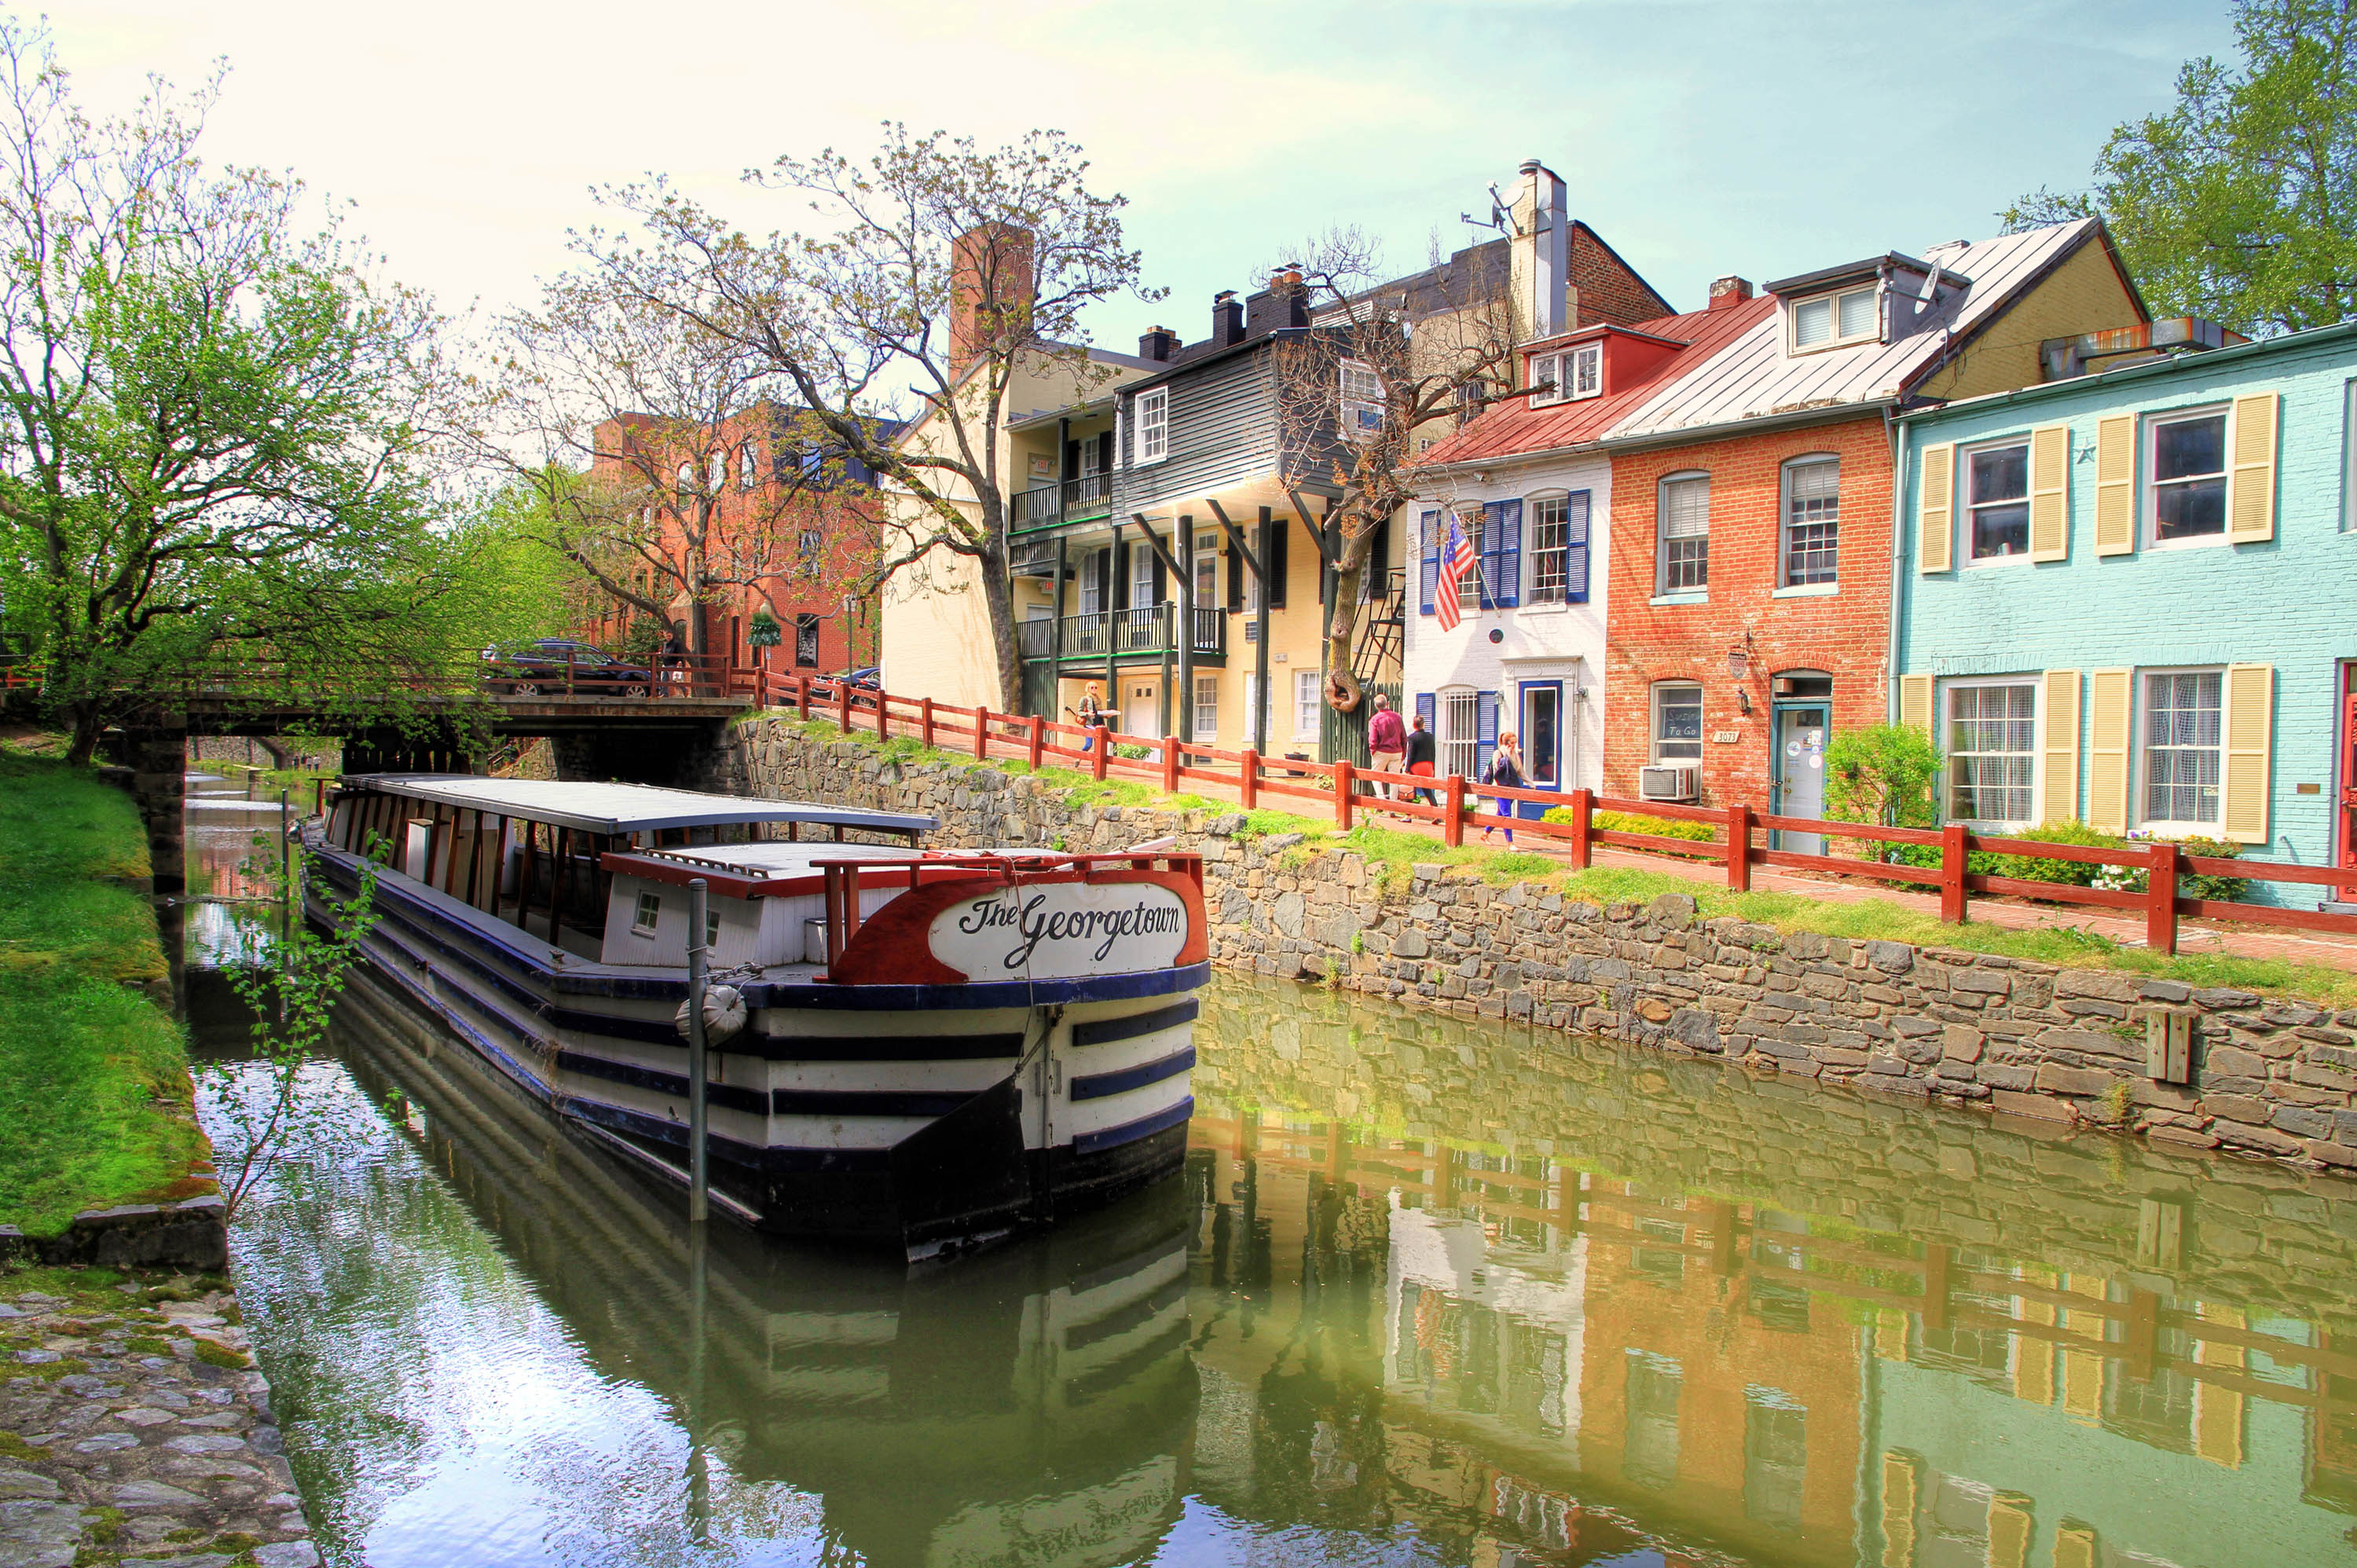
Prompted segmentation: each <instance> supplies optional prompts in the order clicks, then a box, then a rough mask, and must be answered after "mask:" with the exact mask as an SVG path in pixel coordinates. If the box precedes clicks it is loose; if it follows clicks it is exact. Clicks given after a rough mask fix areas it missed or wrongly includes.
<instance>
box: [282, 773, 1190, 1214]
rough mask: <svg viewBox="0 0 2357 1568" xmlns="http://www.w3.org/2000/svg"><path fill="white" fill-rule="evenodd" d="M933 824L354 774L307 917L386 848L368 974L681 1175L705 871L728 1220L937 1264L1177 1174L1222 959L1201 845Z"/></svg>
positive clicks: (379, 862)
mask: <svg viewBox="0 0 2357 1568" xmlns="http://www.w3.org/2000/svg"><path fill="white" fill-rule="evenodd" d="M935 825H936V824H935V823H934V822H933V821H932V820H931V818H926V817H918V816H909V815H903V814H896V813H890V812H883V811H862V810H857V809H850V808H840V807H832V806H821V805H810V804H803V803H799V802H794V801H786V800H746V799H739V798H737V797H732V796H724V795H707V794H700V793H696V792H694V791H688V790H680V789H657V788H653V787H651V786H645V785H634V784H594V783H570V782H558V781H550V780H533V779H485V778H477V777H473V776H466V775H456V776H454V775H434V774H380V775H371V776H362V777H355V778H350V779H345V780H343V782H342V783H341V784H340V785H339V787H338V789H336V791H335V793H334V794H333V796H332V797H331V799H330V800H329V802H328V806H327V809H326V811H325V815H324V818H323V820H322V822H321V823H320V824H319V825H318V826H317V828H316V829H315V830H314V831H313V833H312V837H313V839H314V841H315V842H314V850H313V856H312V859H313V864H314V866H315V869H316V872H317V883H316V885H314V886H308V887H307V889H306V895H305V897H306V908H307V911H308V912H309V914H310V915H311V916H312V918H315V919H318V920H321V921H325V922H328V923H331V924H332V923H333V921H335V920H336V919H337V918H339V909H340V908H342V906H343V903H344V901H346V900H349V899H350V897H352V896H353V895H354V894H355V893H356V892H357V891H358V890H359V888H360V887H361V885H362V882H363V880H364V879H367V878H369V877H370V876H371V866H373V874H372V875H373V882H374V892H373V895H372V907H371V918H370V920H369V922H368V924H367V926H366V929H365V930H364V932H363V934H362V936H361V944H360V945H361V952H362V954H363V956H364V958H365V959H366V961H367V963H368V965H369V967H370V969H371V972H373V974H374V975H375V977H376V978H377V979H378V980H379V981H380V982H381V983H383V984H384V985H385V986H386V987H387V988H388V989H389V990H390V991H391V992H392V993H393V994H394V995H396V996H397V997H399V998H400V999H401V1000H402V1001H404V1003H405V1004H408V1005H410V1006H412V1007H414V1008H415V1009H417V1010H419V1011H421V1012H423V1013H424V1014H425V1015H428V1016H429V1017H430V1018H432V1019H433V1020H434V1021H436V1023H438V1024H439V1025H441V1026H444V1027H445V1028H447V1030H449V1031H450V1032H451V1033H452V1034H453V1035H455V1036H457V1038H458V1039H460V1040H462V1041H463V1042H465V1044H466V1045H467V1047H468V1048H470V1049H471V1050H472V1051H474V1052H475V1053H476V1054H477V1055H479V1057H481V1058H483V1060H484V1061H485V1062H486V1063H487V1064H488V1065H489V1066H490V1068H491V1069H493V1070H494V1071H496V1072H497V1074H498V1075H499V1076H500V1079H503V1080H504V1081H505V1082H507V1083H508V1084H510V1085H511V1086H512V1087H513V1088H514V1089H515V1090H517V1091H519V1092H521V1093H522V1094H525V1095H527V1096H529V1097H531V1098H533V1099H534V1100H537V1101H541V1102H543V1103H544V1104H545V1105H547V1106H548V1107H550V1108H551V1109H552V1110H554V1112H557V1113H558V1114H559V1115H560V1116H561V1117H562V1118H564V1120H565V1123H566V1124H567V1125H568V1126H569V1127H571V1128H574V1129H576V1130H577V1131H578V1132H579V1133H581V1134H582V1135H583V1136H584V1137H586V1138H587V1139H589V1140H590V1141H592V1142H594V1143H597V1144H603V1145H604V1146H606V1147H608V1148H609V1149H611V1150H612V1151H614V1152H616V1153H618V1154H620V1155H624V1156H626V1157H628V1158H630V1159H631V1160H633V1161H634V1162H636V1163H637V1164H639V1165H642V1166H644V1167H645V1168H647V1169H648V1170H650V1171H652V1172H654V1173H655V1174H657V1175H658V1176H662V1177H665V1178H667V1179H670V1180H673V1181H676V1182H679V1183H681V1184H682V1185H684V1183H685V1181H686V1179H687V1178H686V1171H687V1166H688V1150H687V1121H688V1110H687V1097H688V1079H687V1047H686V1043H685V1041H684V1039H683V1034H682V1028H681V1023H682V1020H683V1004H684V1003H685V1000H686V996H687V963H688V951H687V949H688V943H689V940H690V937H691V935H692V934H693V933H691V931H690V930H689V926H690V923H691V922H690V918H689V914H688V909H689V891H690V889H689V886H688V885H689V883H690V882H691V881H694V880H696V879H699V878H700V879H701V880H703V882H704V883H705V888H706V916H705V931H704V932H703V933H702V935H703V938H704V941H705V951H706V955H707V966H708V969H709V971H710V978H711V980H712V982H713V983H714V986H715V990H714V992H713V995H712V1000H711V1002H709V1003H708V1004H707V1007H706V1016H707V1018H708V1019H711V1020H713V1032H714V1033H715V1034H716V1036H719V1037H715V1038H714V1039H713V1040H712V1041H711V1045H710V1049H709V1052H708V1057H707V1066H706V1079H707V1082H706V1087H705V1096H706V1103H707V1107H708V1116H709V1129H710V1130H709V1134H708V1143H707V1155H708V1160H709V1165H710V1173H711V1199H712V1204H713V1207H714V1208H716V1210H718V1211H720V1212H721V1213H723V1214H725V1215H727V1216H729V1217H730V1218H732V1219H737V1220H738V1221H741V1222H742V1223H744V1224H746V1225H748V1226H751V1227H753V1228H755V1229H758V1230H766V1231H771V1232H775V1233H780V1234H785V1235H794V1236H803V1237H814V1238H827V1239H834V1240H846V1241H856V1242H867V1243H877V1244H883V1245H888V1246H890V1247H893V1248H896V1249H898V1250H899V1251H901V1252H902V1253H903V1254H904V1255H905V1256H907V1257H909V1258H910V1259H917V1258H922V1257H927V1256H931V1255H933V1254H936V1253H939V1252H942V1251H945V1250H950V1249H953V1248H956V1247H959V1246H961V1245H966V1244H972V1243H975V1242H979V1241H983V1240H989V1239H992V1238H994V1237H997V1236H1001V1235H1005V1234H1007V1233H1009V1232H1012V1231H1014V1230H1019V1229H1022V1228H1024V1227H1027V1226H1030V1225H1036V1224H1039V1223H1043V1222H1045V1221H1048V1220H1050V1219H1054V1218H1055V1217H1056V1216H1057V1215H1059V1214H1060V1213H1067V1212H1070V1211H1071V1210H1074V1209H1077V1208H1083V1207H1088V1206H1092V1205H1094V1204H1098V1203H1101V1202H1103V1201H1105V1200H1107V1199H1110V1198H1112V1197H1116V1196H1118V1195H1120V1194H1122V1193H1125V1192H1128V1191H1131V1190H1134V1189H1135V1188H1137V1187H1143V1186H1145V1185H1146V1184H1148V1183H1150V1182H1153V1181H1155V1180H1157V1179H1159V1178H1161V1177H1164V1176H1169V1175H1172V1174H1174V1173H1175V1172H1177V1171H1178V1169H1179V1166H1180V1165H1181V1163H1182V1161H1183V1158H1184V1154H1185V1141H1186V1135H1187V1119H1188V1116H1189V1113H1190V1112H1191V1111H1192V1109H1193V1104H1194V1102H1193V1100H1192V1098H1191V1096H1190V1093H1189V1069H1191V1068H1192V1066H1193V1064H1194V1047H1193V1023H1194V1018H1195V1015H1196V1005H1197V1004H1196V1002H1195V999H1194V997H1193V995H1192V993H1193V992H1195V991H1196V990H1197V989H1198V988H1200V986H1201V985H1202V984H1203V983H1205V981H1206V980H1207V979H1208V978H1209V974H1210V969H1209V964H1208V962H1207V950H1206V937H1205V925H1204V912H1203V898H1202V863H1201V861H1200V858H1199V857H1196V856H1192V855H1185V854H1169V853H1167V852H1164V851H1162V850H1159V849H1157V848H1155V847H1153V846H1139V847H1138V848H1136V849H1133V850H1127V851H1123V852H1119V853H1116V854H1061V853H1055V852H1048V851H1042V850H1036V849H1028V848H1010V849H1001V850H974V851H958V850H926V849H923V848H921V847H920V842H919V841H920V839H921V837H922V835H923V834H924V833H926V832H930V831H931V829H932V828H933V827H934V826H935ZM855 834H856V835H860V836H859V837H858V838H856V839H855V838H854V837H853V836H852V835H855ZM879 840H893V841H898V842H877V841H879Z"/></svg>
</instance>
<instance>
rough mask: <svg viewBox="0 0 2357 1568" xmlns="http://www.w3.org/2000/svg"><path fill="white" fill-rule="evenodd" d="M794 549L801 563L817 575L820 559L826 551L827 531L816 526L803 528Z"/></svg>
mask: <svg viewBox="0 0 2357 1568" xmlns="http://www.w3.org/2000/svg"><path fill="white" fill-rule="evenodd" d="M794 550H795V553H796V556H797V558H798V560H799V561H800V563H801V564H802V566H804V567H805V568H807V569H808V570H809V571H810V572H811V573H812V574H813V575H816V573H817V571H818V565H819V559H820V557H822V556H823V555H824V554H825V553H826V534H825V532H823V530H820V529H815V528H805V529H803V530H802V531H801V532H800V535H799V536H798V537H797V538H796V539H795V541H794Z"/></svg>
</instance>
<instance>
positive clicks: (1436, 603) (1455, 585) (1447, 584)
mask: <svg viewBox="0 0 2357 1568" xmlns="http://www.w3.org/2000/svg"><path fill="white" fill-rule="evenodd" d="M1473 566H1474V555H1473V542H1472V541H1471V540H1469V539H1468V538H1466V537H1465V531H1464V530H1463V529H1462V528H1459V527H1458V525H1457V514H1456V513H1455V512H1453V511H1452V512H1450V513H1449V514H1448V543H1447V544H1445V545H1444V546H1443V547H1442V548H1441V552H1440V583H1439V585H1438V586H1437V587H1435V588H1434V589H1433V592H1432V607H1433V608H1434V610H1435V611H1436V612H1437V613H1438V615H1439V617H1440V629H1441V630H1443V631H1455V630H1456V629H1457V623H1458V621H1460V620H1462V619H1464V614H1463V610H1464V606H1463V604H1462V602H1461V600H1460V598H1459V596H1458V594H1459V585H1460V584H1461V583H1462V582H1463V581H1464V578H1465V574H1466V573H1468V572H1470V571H1471V570H1473Z"/></svg>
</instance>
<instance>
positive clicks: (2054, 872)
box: [1971, 822, 2144, 887]
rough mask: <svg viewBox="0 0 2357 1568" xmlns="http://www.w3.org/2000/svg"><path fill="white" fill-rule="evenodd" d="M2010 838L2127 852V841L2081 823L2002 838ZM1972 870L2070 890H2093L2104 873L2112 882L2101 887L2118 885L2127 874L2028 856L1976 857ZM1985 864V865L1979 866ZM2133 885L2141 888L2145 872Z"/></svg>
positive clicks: (2026, 830)
mask: <svg viewBox="0 0 2357 1568" xmlns="http://www.w3.org/2000/svg"><path fill="white" fill-rule="evenodd" d="M2004 836H2005V837H2007V838H2010V839H2027V840H2029V841H2030V842H2031V843H2066V844H2072V845H2075V846H2077V847H2079V848H2083V849H2126V847H2127V843H2128V841H2127V840H2126V839H2124V838H2120V837H2118V836H2116V835H2115V834H2112V833H2105V832H2096V831H2095V830H2094V829H2093V828H2091V827H2089V826H2088V825H2087V824H2086V823H2084V822H2047V823H2045V824H2043V825H2041V826H2039V827H2034V828H2024V829H2022V830H2021V831H2020V832H2008V833H2006V834H2005V835H2004ZM1973 860H1974V862H1975V865H1973V866H1972V867H1971V869H1972V870H1974V871H1977V872H1981V873H1983V874H1984V875H1989V876H2007V877H2011V878H2012V879H2013V880H2015V881H2017V882H2053V883H2060V884H2061V885H2064V886H2072V887H2093V886H2098V878H2099V877H2102V876H2104V874H2105V873H2110V874H2111V879H2107V880H2104V882H2102V884H2101V885H2102V886H2107V887H2108V886H2126V884H2125V883H2122V882H2119V881H2118V880H2116V879H2117V878H2118V877H2120V876H2122V875H2126V874H2127V868H2126V867H2124V866H2107V865H2095V864H2094V863H2093V862H2092V861H2084V860H2044V859H2041V858H2040V857H2038V856H2036V855H2029V854H1988V855H1983V854H1975V855H1974V856H1973ZM1984 861H1985V862H1986V865H1983V864H1980V863H1981V862H1984ZM2134 876H2135V879H2136V886H2138V887H2141V886H2143V885H2144V873H2143V872H2142V871H2141V870H2138V871H2136V872H2135V873H2134Z"/></svg>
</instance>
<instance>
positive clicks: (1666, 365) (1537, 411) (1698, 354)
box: [1416, 295, 1776, 465]
mask: <svg viewBox="0 0 2357 1568" xmlns="http://www.w3.org/2000/svg"><path fill="white" fill-rule="evenodd" d="M1775 309H1776V301H1775V299H1774V298H1773V297H1772V296H1770V295H1760V297H1759V298H1757V299H1748V300H1745V301H1744V302H1743V303H1742V304H1740V305H1736V306H1728V307H1727V308H1726V309H1724V310H1691V311H1688V312H1686V313H1685V314H1684V315H1683V316H1663V317H1657V318H1656V319H1654V320H1652V321H1635V322H1631V323H1630V324H1629V327H1628V328H1627V330H1629V331H1631V332H1642V333H1645V334H1647V335H1649V336H1651V337H1654V338H1670V339H1672V340H1674V341H1682V342H1684V344H1685V347H1684V349H1680V350H1678V351H1677V352H1676V353H1674V354H1672V355H1671V356H1669V357H1668V358H1667V359H1665V360H1663V361H1662V362H1661V363H1660V364H1659V365H1657V366H1655V367H1654V369H1653V373H1652V375H1649V376H1647V377H1646V378H1645V379H1644V380H1643V381H1640V382H1638V383H1637V384H1636V385H1635V386H1632V387H1625V388H1622V389H1621V390H1620V391H1618V392H1613V393H1612V394H1611V395H1610V396H1609V397H1592V398H1587V399H1586V400H1584V401H1582V402H1579V403H1553V404H1549V405H1547V406H1545V407H1543V408H1533V407H1532V406H1531V401H1530V394H1529V393H1528V392H1516V393H1514V394H1513V395H1512V397H1507V398H1501V399H1500V400H1499V401H1498V402H1496V403H1491V405H1490V406H1489V407H1488V408H1487V409H1485V410H1484V411H1483V412H1482V413H1481V415H1480V417H1479V418H1477V419H1475V420H1474V421H1473V423H1472V424H1469V425H1467V426H1466V427H1465V428H1464V429H1462V430H1459V431H1458V432H1457V433H1456V434H1455V435H1450V436H1448V437H1447V438H1446V439H1444V440H1443V441H1441V442H1440V444H1439V445H1437V446H1434V447H1433V448H1432V450H1430V451H1429V452H1426V453H1424V454H1422V455H1421V456H1418V457H1417V459H1416V461H1417V463H1418V464H1421V465H1431V464H1438V463H1468V462H1476V461H1479V460H1480V459H1483V458H1495V457H1512V456H1519V455H1521V454H1523V453H1525V452H1551V451H1554V450H1555V449H1556V448H1558V447H1563V446H1577V445H1579V444H1580V443H1581V442H1583V441H1593V440H1596V439H1597V438H1598V437H1599V436H1601V435H1604V434H1605V433H1606V432H1607V431H1609V430H1610V429H1611V428H1612V427H1613V426H1614V425H1615V424H1618V423H1620V420H1621V419H1622V418H1623V417H1624V416H1626V415H1628V414H1630V413H1634V412H1635V411H1636V410H1637V409H1638V408H1639V407H1640V406H1641V404H1642V403H1644V402H1645V400H1646V399H1647V398H1650V397H1652V395H1653V394H1654V393H1655V392H1659V391H1660V390H1661V388H1662V387H1663V385H1664V384H1665V383H1667V382H1668V381H1671V380H1673V379H1674V378H1675V377H1678V376H1681V375H1684V374H1685V373H1686V372H1687V371H1691V370H1693V369H1695V367H1696V366H1697V365H1700V364H1701V363H1702V362H1703V361H1704V360H1707V359H1709V358H1710V357H1711V356H1712V355H1713V354H1716V353H1717V352H1718V351H1719V350H1721V349H1725V348H1727V346H1728V345H1729V344H1731V343H1733V342H1734V341H1735V340H1736V339H1737V338H1740V337H1741V336H1742V335H1743V334H1744V332H1745V331H1747V330H1748V329H1749V328H1752V327H1754V326H1756V325H1758V324H1759V323H1760V321H1761V320H1762V319H1763V318H1765V317H1768V316H1770V315H1771V314H1773V313H1774V311H1775ZM1560 336H1561V337H1562V338H1564V339H1565V340H1568V339H1569V338H1570V337H1572V336H1575V335H1574V334H1562V335H1560Z"/></svg>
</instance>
